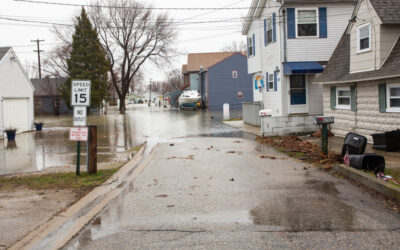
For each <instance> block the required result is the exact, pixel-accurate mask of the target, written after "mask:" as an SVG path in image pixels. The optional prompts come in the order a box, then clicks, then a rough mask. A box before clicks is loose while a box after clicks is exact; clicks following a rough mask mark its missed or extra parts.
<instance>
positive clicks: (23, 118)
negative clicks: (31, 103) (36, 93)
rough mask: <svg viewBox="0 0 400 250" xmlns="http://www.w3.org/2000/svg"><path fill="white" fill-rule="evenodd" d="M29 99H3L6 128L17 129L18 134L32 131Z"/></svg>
mask: <svg viewBox="0 0 400 250" xmlns="http://www.w3.org/2000/svg"><path fill="white" fill-rule="evenodd" d="M28 121H29V113H28V98H16V99H3V122H4V128H5V129H7V128H16V129H17V132H24V131H27V130H30V126H29V122H28Z"/></svg>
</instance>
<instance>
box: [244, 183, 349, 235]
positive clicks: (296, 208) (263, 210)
mask: <svg viewBox="0 0 400 250" xmlns="http://www.w3.org/2000/svg"><path fill="white" fill-rule="evenodd" d="M307 186H308V189H311V190H313V191H314V192H309V193H307V189H306V190H303V191H302V192H301V193H299V192H298V193H295V194H293V195H291V196H289V197H274V198H273V199H271V200H273V202H271V204H264V205H262V206H259V207H256V208H254V209H253V210H251V211H250V214H251V216H252V219H253V223H254V224H256V225H271V226H277V227H283V228H284V229H285V230H286V231H293V232H299V231H320V230H321V231H351V230H354V228H353V225H354V211H353V208H352V207H351V206H349V205H347V204H345V203H343V202H342V201H341V200H340V199H339V198H338V195H339V192H338V191H337V190H336V188H335V186H334V183H331V182H319V181H309V182H307ZM315 192H316V195H312V194H315Z"/></svg>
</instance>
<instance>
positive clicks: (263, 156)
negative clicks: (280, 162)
mask: <svg viewBox="0 0 400 250" xmlns="http://www.w3.org/2000/svg"><path fill="white" fill-rule="evenodd" d="M260 158H261V159H271V160H276V159H277V158H276V157H275V156H269V155H262V156H260Z"/></svg>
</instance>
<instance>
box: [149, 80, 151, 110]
mask: <svg viewBox="0 0 400 250" xmlns="http://www.w3.org/2000/svg"><path fill="white" fill-rule="evenodd" d="M150 105H151V78H150V101H149V107H150Z"/></svg>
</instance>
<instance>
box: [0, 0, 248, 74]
mask: <svg viewBox="0 0 400 250" xmlns="http://www.w3.org/2000/svg"><path fill="white" fill-rule="evenodd" d="M42 1H47V2H55V3H75V4H83V3H86V4H89V3H90V2H92V1H83V0H42ZM142 2H145V3H151V4H152V5H153V6H154V7H157V8H172V7H173V8H175V7H176V8H221V7H228V8H235V7H238V8H239V7H246V8H248V7H249V6H250V4H251V0H241V1H239V0H219V1H216V0H202V1H193V0H151V1H142ZM0 6H1V7H0V34H1V36H0V46H12V47H13V48H14V50H15V51H16V53H17V55H18V58H19V59H20V61H21V63H22V64H24V65H25V64H28V65H29V64H34V65H35V66H36V64H37V54H36V53H34V52H33V50H34V49H36V47H35V46H36V45H35V44H34V43H32V42H30V41H31V40H33V39H37V38H39V39H44V40H45V41H44V42H42V43H41V49H43V50H45V51H50V49H51V48H52V46H54V45H55V44H57V43H58V42H59V41H57V38H56V37H55V36H54V35H53V34H52V32H51V25H46V24H34V23H26V22H17V21H10V20H5V19H4V18H6V19H7V18H11V19H19V20H21V19H22V20H35V21H45V22H62V23H72V18H73V17H74V16H76V15H77V13H78V14H79V11H80V7H76V6H60V5H47V4H38V3H28V2H20V1H14V0H1V5H0ZM247 11H248V10H247V9H239V10H232V9H230V10H229V9H228V10H168V13H169V14H170V16H171V17H172V18H174V19H175V20H176V21H179V22H180V23H181V25H179V26H178V27H177V28H178V32H179V35H178V40H177V41H176V42H177V47H178V48H179V51H181V52H184V53H185V52H186V53H197V52H215V51H220V50H221V49H222V48H223V47H224V46H225V45H226V44H228V43H230V42H231V41H233V40H235V41H240V40H244V37H243V36H242V35H241V28H242V26H241V20H240V18H243V17H245V16H246V14H247ZM184 19H185V20H184ZM228 19H229V20H228ZM215 20H226V22H217V23H215V22H214V23H210V21H215ZM189 21H190V22H193V21H196V22H205V23H198V24H188V23H187V22H189ZM186 59H187V58H186V56H181V57H177V58H176V60H175V62H174V65H173V66H172V67H176V68H181V66H182V64H184V63H186ZM172 67H171V66H169V67H168V68H165V69H162V70H157V69H153V68H152V67H151V66H150V65H147V66H146V72H145V73H146V79H149V78H152V79H153V80H163V79H164V77H165V76H164V73H163V71H164V70H168V69H170V68H172Z"/></svg>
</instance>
